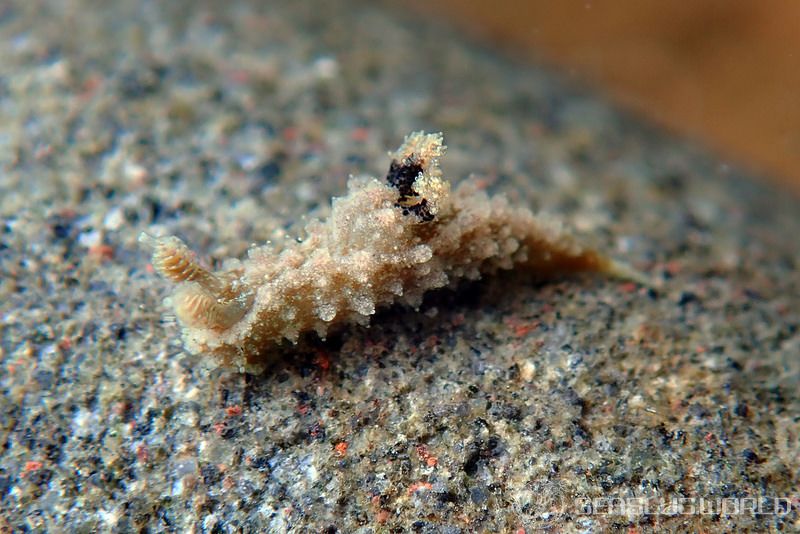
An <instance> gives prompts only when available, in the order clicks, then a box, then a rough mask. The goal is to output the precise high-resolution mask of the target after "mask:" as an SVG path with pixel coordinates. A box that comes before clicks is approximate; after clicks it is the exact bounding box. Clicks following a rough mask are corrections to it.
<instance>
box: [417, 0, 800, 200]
mask: <svg viewBox="0 0 800 534" xmlns="http://www.w3.org/2000/svg"><path fill="white" fill-rule="evenodd" d="M412 5H413V6H414V8H415V9H418V10H422V11H425V12H428V13H434V14H436V15H437V16H441V17H443V18H446V19H448V20H451V21H452V22H453V23H455V24H456V25H458V26H461V27H462V28H464V29H466V30H467V31H468V32H470V33H472V34H473V35H475V36H477V37H479V38H480V39H483V40H484V41H490V42H491V44H493V45H494V46H499V47H501V48H504V49H505V50H506V51H507V52H510V53H512V54H513V55H515V56H518V57H520V56H522V57H525V58H533V59H535V60H537V61H539V62H544V63H547V64H550V65H553V66H555V67H557V68H558V69H559V70H561V71H562V72H564V73H566V75H567V76H568V77H570V78H574V79H576V80H578V81H580V82H582V83H584V84H587V85H590V86H594V87H596V88H599V89H600V90H601V91H604V92H606V93H607V94H608V95H610V96H611V97H612V98H613V99H614V100H616V101H617V102H618V103H620V104H622V105H623V106H626V107H628V108H629V109H633V110H635V111H637V112H640V113H643V114H645V115H647V116H649V117H650V118H651V119H654V120H655V121H657V122H659V123H660V124H662V125H663V126H665V127H667V128H668V129H670V130H672V131H674V132H677V133H679V134H681V135H684V136H689V137H691V138H693V139H695V140H696V141H697V142H700V143H703V144H705V145H707V146H709V147H711V148H712V149H714V150H715V151H717V152H718V153H719V154H720V155H721V157H722V158H723V159H725V160H727V161H730V162H732V163H736V164H738V165H743V166H746V167H749V168H750V169H752V170H753V171H755V172H757V173H759V174H762V175H764V176H766V177H768V178H769V179H772V180H774V181H776V182H777V183H779V184H781V185H782V186H784V187H787V188H791V189H793V190H794V191H795V192H796V193H800V2H797V1H794V0H759V1H755V0H751V1H745V0H742V1H732V0H692V1H690V2H689V1H686V2H683V1H680V2H670V1H665V0H657V1H656V0H613V1H612V0H606V1H591V0H587V1H572V0H569V1H552V0H549V1H548V0H499V1H493V2H487V1H486V0H435V1H434V2H424V1H423V0H412Z"/></svg>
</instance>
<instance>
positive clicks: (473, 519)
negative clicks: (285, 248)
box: [0, 0, 800, 533]
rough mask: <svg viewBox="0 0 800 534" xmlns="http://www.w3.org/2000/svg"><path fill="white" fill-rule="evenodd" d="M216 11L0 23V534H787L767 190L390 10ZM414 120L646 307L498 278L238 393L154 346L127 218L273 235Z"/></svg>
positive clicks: (798, 304) (138, 6)
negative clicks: (546, 217) (566, 237)
mask: <svg viewBox="0 0 800 534" xmlns="http://www.w3.org/2000/svg"><path fill="white" fill-rule="evenodd" d="M222 7H223V4H221V3H213V2H184V1H176V2H169V3H156V2H133V1H130V2H125V3H119V2H101V3H98V2H90V1H88V0H87V1H81V0H51V1H37V2H27V1H22V0H14V1H11V2H5V3H4V4H3V6H2V7H0V39H2V42H3V43H4V46H2V47H0V125H2V126H0V217H2V223H3V226H2V232H0V273H1V277H0V314H1V315H0V317H2V322H1V323H0V329H1V330H0V358H1V359H2V366H0V388H1V389H2V393H3V395H2V397H0V421H2V441H1V442H0V443H2V453H1V456H0V529H2V530H4V531H14V532H24V531H36V532H45V531H47V532H52V531H57V530H64V529H66V530H68V531H74V532H95V531H114V532H129V531H137V530H146V531H151V532H186V531H190V532H192V531H193V532H256V531H271V532H281V531H290V530H294V531H310V532H320V531H321V532H363V533H367V532H449V533H456V532H474V531H492V532H522V531H525V532H534V531H541V530H552V531H568V532H571V531H581V532H601V531H605V530H608V529H613V528H626V529H627V528H634V529H636V530H637V531H655V530H660V529H664V528H668V529H673V530H701V529H704V530H729V531H730V530H736V531H747V530H752V531H763V530H767V529H774V530H786V531H791V530H797V529H798V528H800V518H799V515H798V513H799V512H798V500H797V499H798V490H797V488H798V487H799V486H800V445H799V444H798V439H799V438H798V436H800V397H799V396H798V389H799V388H798V381H800V359H799V358H798V354H800V332H798V323H800V274H799V273H800V269H798V257H800V256H799V254H798V252H799V248H798V247H799V246H798V240H797V236H798V235H800V216H798V213H800V202H798V199H796V198H792V197H791V196H789V195H787V194H785V193H783V192H780V191H773V190H769V189H767V188H766V187H765V186H762V185H759V184H758V183H757V182H755V181H754V180H753V179H752V178H751V177H750V176H747V175H746V174H744V173H742V172H740V171H738V170H736V169H735V168H733V167H731V166H729V165H727V164H724V163H720V162H719V161H717V160H716V159H714V158H713V157H712V156H709V155H708V154H706V153H704V152H703V151H702V150H700V149H698V148H697V147H694V146H692V145H691V144H688V143H686V142H682V141H680V140H676V139H673V138H669V137H667V136H665V135H663V134H661V133H659V132H658V131H655V130H654V129H653V128H651V127H648V126H646V125H643V124H641V123H640V122H638V121H637V120H635V119H633V118H631V117H628V116H626V115H623V114H620V113H619V112H617V111H615V110H614V109H612V108H611V107H609V106H608V105H607V104H606V103H604V102H602V101H601V100H599V99H598V98H596V97H595V96H593V95H590V94H586V93H584V92H581V91H578V90H575V89H573V88H570V87H568V86H566V85H565V84H563V83H562V82H561V81H559V80H558V79H556V78H555V77H554V76H553V75H552V73H548V72H546V71H543V70H540V69H538V68H535V67H530V66H525V65H520V64H516V63H512V62H509V61H507V60H505V59H503V58H499V57H497V56H495V55H493V54H492V53H490V52H487V51H485V50H482V49H480V48H477V47H475V46H474V45H470V44H468V43H466V42H465V41H463V40H462V39H461V38H460V37H459V36H457V35H453V34H452V33H450V32H449V30H447V29H442V28H441V27H439V26H437V25H436V24H433V23H429V22H428V21H425V20H418V19H414V18H413V17H411V16H410V15H408V14H407V13H403V12H402V11H401V9H399V6H385V7H381V6H377V5H375V4H373V3H365V4H363V5H362V4H357V3H355V2H314V3H310V2H275V3H265V2H250V3H248V2H244V1H240V0H232V1H230V2H226V3H224V9H222ZM420 129H425V130H428V131H444V132H445V134H446V136H447V144H448V146H449V152H448V156H447V159H446V160H444V161H443V168H444V171H445V173H446V174H447V176H448V177H449V178H450V179H452V180H454V181H457V180H458V179H460V178H463V177H466V176H467V175H469V174H471V173H474V174H476V175H478V176H479V177H481V178H482V179H483V180H485V182H486V185H487V187H488V188H489V189H490V190H491V191H495V192H500V191H502V192H506V193H507V194H508V195H509V196H511V197H513V199H514V200H515V201H518V202H527V203H529V204H530V205H531V206H533V207H535V208H537V209H544V210H547V211H549V212H552V213H555V214H558V215H559V216H562V217H563V218H564V219H565V220H567V221H570V223H571V225H572V226H573V227H574V228H575V230H576V231H577V232H578V233H579V234H582V235H584V236H585V241H586V242H587V244H590V245H594V246H596V247H597V248H599V249H602V250H607V251H610V252H611V253H612V254H614V255H615V256H617V257H620V258H624V259H626V260H627V261H629V262H630V263H632V264H633V265H635V266H636V267H637V268H639V269H641V270H642V271H644V272H646V273H648V274H649V275H650V276H651V277H652V278H653V279H654V280H655V281H656V283H655V287H654V288H644V287H640V286H637V285H634V284H630V283H624V282H619V281H613V280H608V279H604V278H602V277H589V276H587V277H578V278H573V279H563V280H554V281H552V282H550V283H532V282H531V281H530V280H528V279H526V278H525V277H524V276H522V275H520V274H518V273H516V274H515V273H509V274H505V275H502V276H499V277H496V278H493V279H487V280H484V281H481V282H477V283H472V284H468V285H465V286H463V287H462V290H461V291H459V292H457V293H451V292H440V293H435V294H432V295H430V296H429V298H427V299H426V300H425V302H424V304H423V306H422V308H421V310H420V311H419V312H415V311H413V310H407V309H402V308H396V309H391V310H389V311H386V312H382V313H380V314H379V315H378V316H377V317H376V318H375V321H374V322H373V326H372V327H371V328H369V329H363V328H357V327H354V328H352V329H349V330H346V331H345V332H344V333H342V334H341V335H339V336H337V337H336V339H330V340H328V341H326V342H325V343H319V342H317V343H313V342H311V343H309V344H308V345H307V346H305V347H304V348H302V349H298V350H294V351H287V354H286V355H285V358H283V360H281V361H280V362H279V363H277V364H275V365H274V366H273V367H271V368H270V369H269V370H268V371H267V372H266V373H265V374H264V375H261V376H251V375H243V374H239V373H236V372H235V371H229V370H224V369H213V368H212V366H211V365H210V362H209V361H207V359H204V358H203V357H197V356H189V355H187V354H186V353H184V351H183V350H182V348H181V346H180V341H179V336H178V330H179V329H178V327H177V325H176V324H175V323H174V321H172V320H170V318H169V317H168V316H166V317H165V315H164V312H165V311H166V310H167V309H168V308H167V307H165V306H164V305H163V303H162V302H161V301H162V298H163V296H164V295H165V294H166V291H167V288H166V287H165V284H164V283H163V282H162V281H160V280H159V279H158V278H157V277H155V276H154V274H153V273H152V272H151V269H149V266H148V264H147V260H148V258H147V253H146V252H144V251H142V250H140V249H139V247H138V245H137V242H136V237H137V235H138V234H139V232H141V231H147V232H150V233H154V234H177V235H179V236H181V237H182V238H184V239H185V240H186V241H187V242H191V243H192V244H193V245H195V246H197V247H198V248H199V249H201V250H202V253H203V255H204V257H203V260H204V261H207V262H208V263H209V264H215V262H218V261H219V260H220V259H221V258H225V257H229V256H239V255H241V254H243V253H244V252H245V251H246V250H247V248H248V246H249V245H250V244H251V243H260V242H264V241H267V240H273V241H278V240H281V239H287V238H289V239H291V238H292V236H293V232H294V231H296V230H297V228H299V227H301V226H302V223H303V217H304V216H305V215H306V214H309V213H313V214H315V215H325V213H326V210H328V206H329V204H328V200H329V198H330V197H331V196H333V195H336V194H339V193H341V192H342V191H343V190H344V184H345V182H346V179H347V176H348V175H349V174H373V175H381V173H383V172H385V169H386V166H387V164H388V158H387V156H386V151H387V150H388V149H390V148H391V147H394V146H396V145H397V143H398V142H399V140H401V139H402V137H403V135H405V134H406V133H407V132H409V131H412V130H420ZM287 236H288V237H287ZM609 498H616V499H618V500H619V502H630V500H631V499H633V498H643V499H648V500H649V501H648V502H649V503H650V506H651V508H650V509H648V510H647V511H642V510H637V509H635V508H633V507H628V508H626V509H625V510H619V509H618V508H617V509H614V510H611V511H610V512H609V511H608V509H604V508H603V503H604V501H603V500H602V499H609ZM744 498H749V499H751V500H752V501H754V500H756V499H760V501H759V502H760V505H761V506H762V508H761V513H760V514H757V513H752V510H751V509H750V508H747V507H742V508H740V509H735V510H734V509H733V508H732V507H731V506H732V505H731V503H734V502H735V503H737V504H743V503H744V504H747V502H748V501H742V499H744ZM625 499H628V500H627V501H625ZM672 499H675V500H678V499H683V501H680V502H681V503H683V504H684V505H687V503H689V502H694V503H695V504H697V503H699V502H700V501H699V499H705V501H704V502H706V503H707V506H712V507H713V506H716V508H712V509H710V510H711V513H707V512H708V511H709V508H705V509H704V510H703V511H705V512H706V513H701V510H690V509H688V508H687V507H684V509H683V510H682V511H681V510H679V509H677V508H671V507H670V506H664V504H665V503H667V504H669V503H670V502H676V501H672ZM692 499H694V501H691V500H692ZM722 504H725V505H726V506H727V507H725V508H723V507H722Z"/></svg>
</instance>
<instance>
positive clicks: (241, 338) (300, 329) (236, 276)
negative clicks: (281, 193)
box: [140, 132, 643, 370]
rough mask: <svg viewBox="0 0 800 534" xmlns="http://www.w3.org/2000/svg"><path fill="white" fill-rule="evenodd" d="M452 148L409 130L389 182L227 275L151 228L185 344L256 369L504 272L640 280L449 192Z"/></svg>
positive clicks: (464, 193) (467, 184)
mask: <svg viewBox="0 0 800 534" xmlns="http://www.w3.org/2000/svg"><path fill="white" fill-rule="evenodd" d="M444 150H445V146H444V145H443V144H442V135H441V134H425V133H423V132H416V133H412V134H410V135H409V136H408V137H406V139H405V142H404V143H403V145H402V146H401V147H400V148H399V149H398V150H397V151H396V152H395V153H394V154H393V156H392V161H391V164H390V167H389V171H388V173H387V175H386V177H385V179H384V180H382V181H381V180H377V179H374V178H351V179H350V181H349V183H348V192H347V195H345V196H343V197H338V198H334V199H333V201H332V205H331V212H330V217H329V218H328V219H327V220H324V221H323V220H313V221H311V222H309V223H308V224H307V225H306V228H305V232H306V237H305V238H304V239H302V240H298V241H295V242H292V243H291V244H290V245H287V246H285V247H283V248H281V249H278V248H276V247H274V246H272V245H264V246H260V247H255V248H252V249H251V250H250V251H249V253H248V257H247V258H246V259H243V260H241V261H234V262H233V264H232V265H231V264H230V263H229V268H227V269H226V270H223V271H217V272H212V271H210V270H208V269H206V268H205V267H203V266H201V265H200V264H199V263H198V262H197V260H196V259H195V256H194V254H193V253H192V252H191V251H190V250H189V249H188V248H187V246H186V245H185V244H184V243H183V242H182V241H181V240H180V239H178V238H177V237H174V236H168V237H158V238H155V237H151V236H149V235H147V234H144V233H143V234H142V235H141V236H140V240H141V241H142V242H144V243H146V244H149V245H150V246H151V247H152V265H153V267H154V268H155V270H156V271H157V272H159V273H160V274H161V275H162V276H163V277H165V278H167V279H168V280H170V281H171V282H173V283H175V284H176V287H175V290H174V292H173V294H172V297H171V305H172V307H173V308H174V311H175V315H176V316H177V318H178V320H179V321H180V323H181V324H182V326H183V340H184V345H185V347H186V349H187V350H188V351H189V352H192V353H203V352H207V353H213V354H214V355H216V356H217V357H219V359H220V361H221V362H222V363H224V364H227V365H233V366H237V367H239V368H240V369H243V370H254V369H257V368H258V365H259V362H261V361H263V358H264V355H268V354H269V353H270V351H271V350H272V351H274V350H275V349H276V348H277V347H278V346H279V345H282V344H284V343H287V342H289V343H296V342H297V341H298V339H299V337H300V336H301V335H302V334H304V333H306V332H316V334H317V335H319V336H320V337H321V338H324V337H325V336H326V334H327V333H328V332H330V331H332V330H334V329H338V328H341V327H343V326H345V325H348V324H352V323H355V324H358V325H367V324H368V323H369V321H370V317H371V316H372V315H373V314H374V313H375V311H376V310H377V309H378V308H382V307H386V306H390V305H392V304H396V303H399V304H405V305H408V306H412V307H418V306H419V305H420V303H421V302H422V298H423V295H424V294H425V293H426V292H427V291H429V290H432V289H437V288H442V287H445V286H450V287H455V286H456V285H457V283H458V282H459V281H460V280H462V279H469V280H474V279H478V278H480V277H481V276H484V275H491V274H492V273H495V272H496V271H498V270H501V269H512V268H516V269H524V270H527V271H530V272H531V273H533V274H535V275H537V276H549V275H557V274H561V273H570V272H578V271H592V272H598V273H605V274H608V275H613V276H620V277H624V278H630V279H635V280H638V281H643V279H642V278H641V276H640V275H638V273H636V272H635V271H633V270H631V269H630V268H628V267H627V266H625V265H624V264H621V263H618V262H616V261H614V260H612V259H610V258H608V257H606V256H604V255H602V254H600V253H598V252H595V251H594V250H589V249H586V248H583V247H581V246H580V245H579V244H578V243H577V242H576V241H575V240H574V239H573V238H572V237H571V236H570V235H569V234H567V233H565V232H564V231H563V230H562V227H561V224H560V223H559V222H558V221H555V220H552V219H549V218H544V217H537V216H535V215H534V214H533V213H532V212H531V211H530V210H529V209H527V208H524V207H514V206H511V205H510V204H509V202H508V200H507V199H506V197H504V196H501V195H500V196H494V197H490V196H488V195H487V194H486V193H485V192H484V191H482V190H481V189H480V188H479V186H478V184H477V183H476V181H474V180H466V181H464V182H462V183H460V184H459V185H458V186H457V187H456V188H455V189H453V190H452V191H451V189H450V183H449V182H448V181H446V180H445V179H444V178H443V177H442V172H441V170H440V168H439V158H440V156H442V154H443V153H444Z"/></svg>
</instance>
